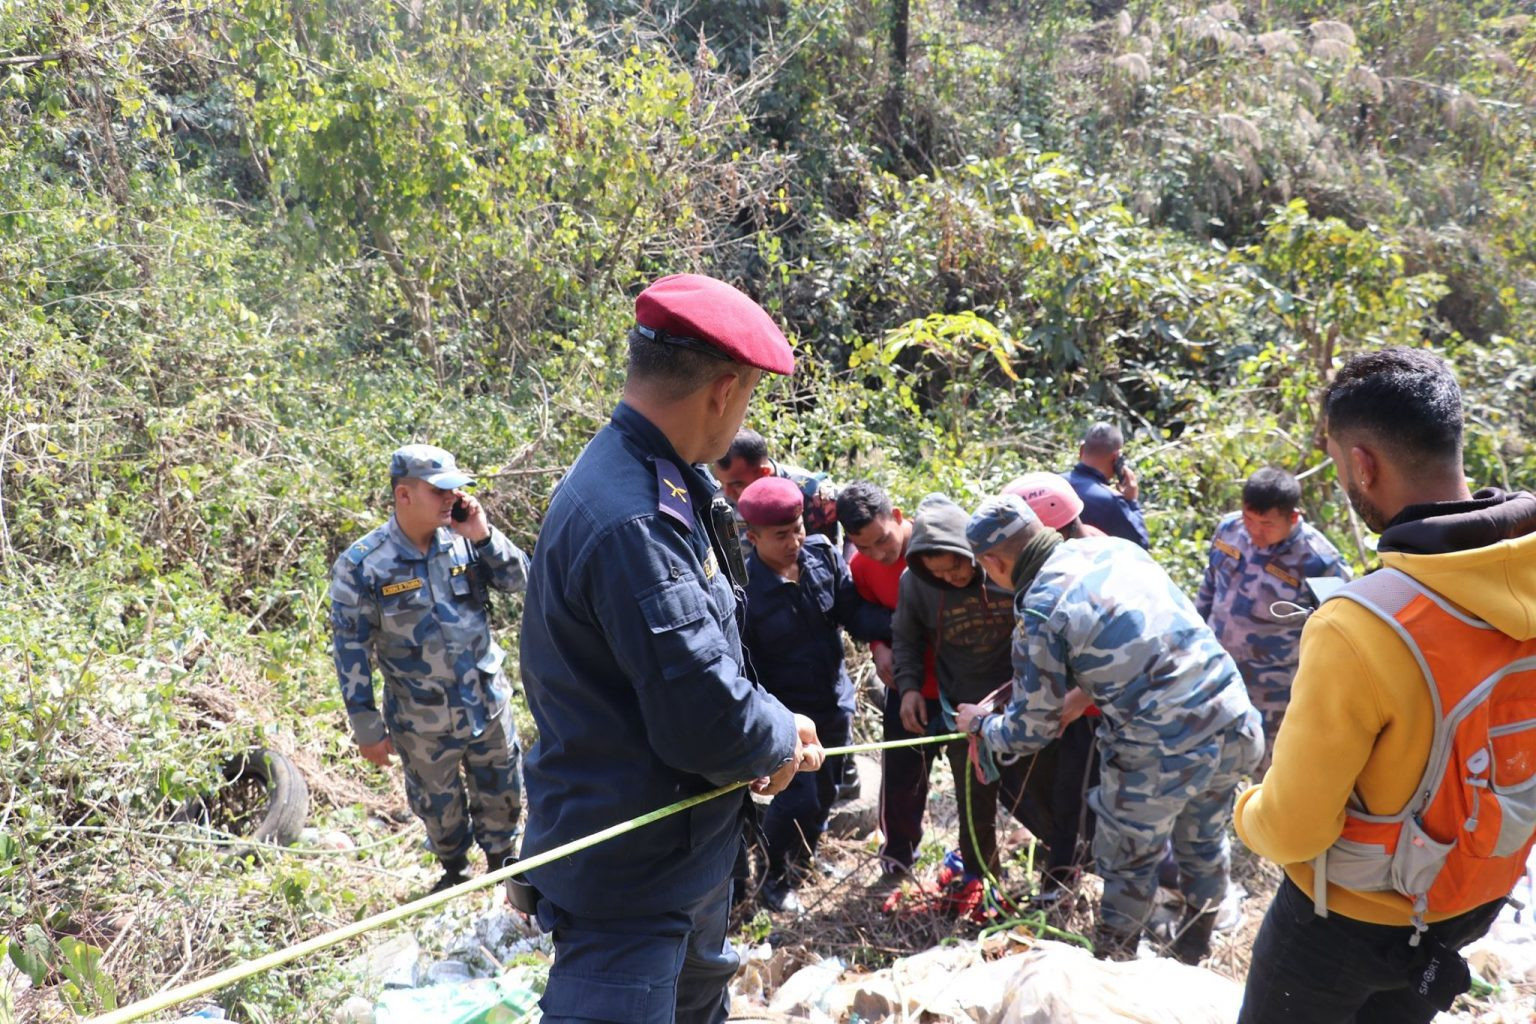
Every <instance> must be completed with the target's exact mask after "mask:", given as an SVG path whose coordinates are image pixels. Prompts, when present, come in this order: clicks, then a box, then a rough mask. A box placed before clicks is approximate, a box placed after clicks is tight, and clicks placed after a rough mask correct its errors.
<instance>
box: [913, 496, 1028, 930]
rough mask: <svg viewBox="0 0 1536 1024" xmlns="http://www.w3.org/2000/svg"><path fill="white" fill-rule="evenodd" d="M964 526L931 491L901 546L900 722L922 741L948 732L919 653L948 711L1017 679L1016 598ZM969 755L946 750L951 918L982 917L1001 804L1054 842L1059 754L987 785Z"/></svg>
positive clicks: (1017, 765)
mask: <svg viewBox="0 0 1536 1024" xmlns="http://www.w3.org/2000/svg"><path fill="white" fill-rule="evenodd" d="M969 519H970V515H969V513H967V512H966V511H965V509H963V508H961V507H960V506H959V505H957V504H955V503H954V502H953V501H951V500H950V499H949V498H947V497H946V496H944V495H942V494H930V495H928V497H926V498H924V499H923V500H922V503H921V504H919V505H918V507H917V515H916V517H915V518H914V521H913V528H912V539H911V540H910V541H909V542H908V545H907V572H906V573H905V575H903V576H902V578H901V589H900V594H899V597H898V599H897V603H896V615H895V617H894V618H893V619H892V620H891V633H892V648H893V655H894V659H893V660H894V674H895V680H896V688H897V689H898V690H899V691H900V693H901V718H902V724H903V725H905V726H906V728H907V731H909V732H912V733H915V734H918V735H921V734H923V733H926V732H928V731H929V728H930V726H934V727H938V726H940V725H942V728H943V730H944V731H946V732H950V731H953V723H952V722H948V721H947V722H944V723H938V722H930V721H929V717H930V716H929V704H928V701H926V700H925V699H924V698H923V694H922V688H923V676H924V661H923V655H924V651H925V650H927V649H929V648H932V649H933V651H934V654H935V658H934V669H935V673H936V674H937V676H938V681H939V693H940V695H941V697H942V699H943V702H946V703H947V706H948V707H949V708H954V707H957V706H959V705H960V704H974V703H978V702H980V701H982V700H983V699H984V698H986V696H987V695H988V694H990V693H992V692H993V691H995V690H997V689H998V688H999V687H1003V688H1005V689H1006V687H1007V685H1008V683H1009V681H1010V680H1011V679H1012V678H1013V663H1012V660H1011V650H1012V646H1011V641H1012V636H1013V627H1014V615H1013V595H1012V594H1010V593H1008V592H1007V591H1005V590H1002V589H1000V588H998V587H997V586H996V585H994V584H992V583H991V582H989V581H988V580H987V578H986V574H985V573H983V572H982V571H981V570H980V568H979V567H978V566H977V564H976V561H975V559H974V557H973V556H972V554H971V548H970V545H969V543H967V541H966V539H965V526H966V523H967V521H968V520H969ZM941 714H944V717H945V718H946V719H947V718H949V717H950V716H949V714H948V713H945V712H942V711H941ZM969 752H970V745H969V744H968V743H967V742H966V741H965V740H958V741H955V742H953V743H950V744H948V745H947V746H946V748H945V753H946V755H947V756H948V758H949V764H950V768H951V770H952V771H953V772H954V778H955V799H956V800H957V802H958V803H959V812H960V815H959V816H960V856H961V860H962V862H963V865H964V873H963V876H962V877H960V878H955V879H941V884H943V883H945V882H947V883H949V884H950V886H951V889H950V892H949V901H950V903H951V904H952V906H953V909H954V910H955V912H956V914H957V916H971V917H974V918H976V919H978V920H979V919H980V918H981V917H983V916H984V915H985V907H984V904H983V899H984V896H985V886H984V884H983V876H984V875H987V874H990V875H991V876H992V877H994V878H996V877H997V870H998V857H997V804H998V797H999V795H1001V796H1002V798H1003V802H1004V805H1005V806H1007V807H1008V809H1009V810H1010V811H1011V812H1012V813H1013V815H1014V817H1015V818H1018V819H1019V821H1020V822H1022V823H1023V824H1024V825H1025V827H1027V828H1028V829H1029V830H1030V831H1031V832H1033V833H1034V834H1035V835H1037V836H1042V837H1044V836H1049V835H1051V834H1052V828H1051V822H1050V819H1049V813H1048V810H1047V808H1049V806H1050V803H1049V794H1050V787H1051V782H1052V777H1053V775H1054V760H1055V752H1054V750H1053V749H1052V748H1047V749H1046V750H1045V751H1042V752H1041V753H1039V754H1037V755H1034V756H1033V757H1025V758H1021V759H1020V760H1018V761H1015V762H1013V763H1012V764H1009V765H1006V766H1002V767H1001V770H1002V777H1001V778H1000V779H998V780H997V781H994V782H991V783H983V782H981V781H980V780H979V779H978V778H977V777H976V776H975V774H974V773H972V771H971V765H970V759H969Z"/></svg>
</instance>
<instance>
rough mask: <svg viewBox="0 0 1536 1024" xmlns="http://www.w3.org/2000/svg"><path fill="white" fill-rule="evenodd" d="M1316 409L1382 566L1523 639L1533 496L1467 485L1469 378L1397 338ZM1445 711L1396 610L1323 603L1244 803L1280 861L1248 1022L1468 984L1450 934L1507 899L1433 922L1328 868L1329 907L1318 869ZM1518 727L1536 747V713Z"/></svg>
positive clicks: (1359, 364)
mask: <svg viewBox="0 0 1536 1024" xmlns="http://www.w3.org/2000/svg"><path fill="white" fill-rule="evenodd" d="M1323 414H1324V417H1325V419H1326V423H1327V429H1328V454H1329V455H1330V456H1331V457H1332V458H1333V463H1334V466H1335V468H1336V471H1337V472H1338V474H1339V479H1340V481H1341V482H1342V483H1343V484H1344V487H1345V490H1346V491H1347V493H1348V495H1349V500H1350V504H1351V505H1353V506H1354V508H1355V510H1356V511H1357V512H1359V514H1360V516H1361V517H1362V518H1363V519H1364V521H1365V523H1366V525H1367V526H1369V527H1370V528H1371V529H1372V530H1373V531H1375V532H1377V533H1379V534H1380V535H1381V537H1380V543H1379V545H1378V551H1379V553H1380V555H1381V560H1382V563H1383V565H1384V566H1385V567H1386V568H1389V569H1397V570H1400V571H1401V572H1403V573H1406V574H1407V575H1408V576H1409V577H1411V578H1412V580H1413V581H1415V582H1417V583H1418V584H1420V585H1422V586H1423V587H1425V588H1427V589H1428V590H1430V591H1432V592H1433V593H1434V594H1437V595H1439V597H1440V598H1442V599H1443V601H1444V602H1446V603H1447V606H1448V607H1449V608H1451V609H1454V610H1455V613H1457V614H1460V615H1462V616H1470V617H1472V618H1473V619H1476V620H1481V622H1483V623H1486V624H1487V625H1489V626H1491V627H1492V630H1489V631H1487V632H1486V633H1484V634H1482V635H1486V636H1490V637H1492V636H1495V635H1498V634H1502V638H1503V639H1501V642H1504V643H1513V644H1515V646H1516V649H1520V644H1521V643H1524V644H1525V647H1526V648H1529V646H1530V643H1529V642H1530V641H1532V639H1533V638H1536V497H1533V496H1532V495H1531V494H1530V493H1528V492H1518V493H1506V492H1503V491H1500V490H1497V489H1494V488H1487V489H1484V490H1480V491H1478V492H1476V493H1475V494H1473V493H1471V492H1469V490H1468V487H1467V481H1466V478H1465V476H1464V475H1463V470H1462V411H1461V392H1460V389H1459V388H1458V387H1457V385H1456V381H1455V379H1454V377H1453V376H1452V375H1451V371H1450V368H1449V367H1448V366H1447V365H1446V364H1445V362H1444V361H1443V360H1441V359H1440V358H1439V357H1437V356H1435V355H1433V354H1431V353H1428V352H1425V351H1422V350H1415V349H1404V348H1392V349H1384V350H1380V351H1376V352H1370V353H1366V354H1363V355H1359V356H1356V357H1354V358H1353V359H1351V360H1350V361H1349V362H1348V363H1347V364H1346V365H1345V366H1344V367H1343V368H1342V369H1341V370H1340V371H1339V372H1338V374H1337V376H1336V377H1335V378H1334V380H1333V382H1332V384H1330V385H1329V387H1328V390H1327V392H1326V394H1325V395H1324V397H1323ZM1417 642H1419V643H1422V640H1419V641H1417ZM1435 722H1436V710H1435V702H1434V700H1433V699H1432V697H1431V691H1430V686H1429V684H1428V683H1427V681H1426V677H1425V675H1424V672H1423V670H1422V669H1421V668H1420V664H1419V662H1418V661H1417V660H1416V658H1415V656H1414V654H1413V653H1412V652H1411V651H1410V649H1409V647H1408V646H1407V644H1406V642H1405V641H1404V640H1403V639H1402V637H1401V636H1399V635H1398V633H1397V632H1396V631H1395V630H1394V629H1393V627H1392V625H1390V624H1389V623H1388V621H1386V620H1384V619H1382V618H1381V617H1379V616H1378V615H1377V614H1376V613H1373V612H1372V611H1370V610H1368V609H1367V608H1365V607H1364V606H1363V605H1361V604H1359V603H1357V602H1356V601H1353V600H1332V601H1328V602H1326V603H1325V604H1324V605H1323V606H1322V607H1321V608H1320V609H1319V610H1318V611H1317V612H1316V613H1314V614H1313V616H1312V618H1311V619H1310V621H1308V623H1307V625H1306V629H1305V631H1304V632H1303V633H1302V637H1301V654H1300V665H1299V667H1298V670H1297V674H1296V679H1295V683H1294V687H1293V691H1292V701H1291V706H1290V709H1289V711H1288V712H1287V714H1286V718H1285V721H1284V723H1283V724H1282V726H1281V728H1280V733H1279V736H1278V738H1277V739H1276V741H1275V749H1274V765H1273V767H1272V768H1270V770H1269V774H1268V775H1267V776H1265V779H1264V781H1263V783H1262V784H1260V785H1258V786H1254V787H1253V788H1251V789H1249V790H1248V791H1247V792H1245V793H1243V794H1242V796H1240V797H1239V798H1238V802H1237V811H1236V816H1235V819H1234V820H1235V824H1236V827H1237V832H1238V835H1239V836H1240V837H1241V838H1242V840H1243V842H1245V843H1247V844H1248V846H1249V847H1250V848H1251V849H1252V850H1253V851H1254V852H1256V853H1258V854H1260V855H1261V856H1264V857H1267V858H1269V859H1271V860H1274V861H1277V862H1279V863H1280V864H1282V865H1284V866H1285V872H1286V876H1287V877H1286V879H1285V881H1284V882H1283V883H1282V884H1281V888H1280V890H1279V891H1278V892H1277V893H1276V895H1275V899H1274V902H1273V903H1272V904H1271V905H1270V908H1269V911H1268V913H1267V914H1266V915H1265V918H1264V923H1263V926H1262V927H1261V929H1260V931H1259V935H1258V938H1257V940H1256V941H1255V943H1254V947H1253V962H1252V966H1251V967H1250V969H1249V974H1248V981H1247V990H1246V992H1245V995H1244V1001H1243V1009H1242V1014H1241V1016H1240V1018H1239V1024H1270V1022H1280V1021H1285V1022H1306V1024H1330V1022H1346V1021H1354V1022H1376V1021H1380V1022H1391V1024H1413V1022H1428V1021H1430V1020H1431V1019H1432V1018H1433V1017H1434V1015H1435V1012H1436V1008H1437V1006H1440V1005H1449V1001H1450V999H1451V998H1453V997H1454V995H1455V994H1457V992H1459V991H1464V990H1465V987H1466V975H1465V970H1464V965H1463V963H1462V961H1461V958H1460V956H1459V954H1458V953H1457V952H1456V951H1457V950H1459V949H1461V948H1462V947H1463V946H1465V945H1466V944H1467V943H1469V942H1471V941H1473V940H1474V939H1476V938H1478V937H1479V936H1481V935H1482V934H1483V933H1484V932H1485V931H1487V929H1488V926H1489V925H1490V924H1491V923H1492V921H1493V919H1494V917H1495V916H1496V914H1497V913H1498V909H1499V907H1500V905H1501V904H1502V903H1503V900H1502V899H1493V900H1492V901H1491V902H1486V897H1484V900H1485V901H1484V902H1482V903H1481V905H1475V906H1455V907H1450V908H1445V907H1441V908H1440V909H1439V910H1438V912H1434V911H1431V912H1428V913H1421V915H1420V916H1421V921H1420V924H1421V925H1424V924H1427V929H1425V928H1422V927H1420V928H1415V926H1414V923H1413V922H1414V920H1415V907H1414V905H1413V903H1412V902H1411V901H1410V900H1409V899H1408V898H1407V897H1406V896H1403V895H1400V894H1399V893H1397V892H1395V891H1361V890H1356V889H1350V888H1347V887H1345V886H1342V885H1338V884H1335V881H1334V880H1335V879H1337V877H1338V876H1337V874H1336V873H1333V872H1330V874H1329V876H1328V877H1329V879H1330V880H1329V881H1328V883H1327V885H1326V892H1325V893H1324V894H1323V895H1324V900H1323V901H1321V903H1322V908H1325V909H1326V911H1327V916H1322V915H1321V914H1320V913H1319V909H1320V907H1319V901H1317V900H1316V899H1315V897H1316V896H1317V893H1316V892H1315V891H1314V885H1313V882H1314V871H1313V861H1314V860H1315V859H1316V858H1317V857H1318V856H1319V855H1320V854H1323V853H1324V852H1325V851H1329V852H1330V854H1333V853H1336V852H1338V851H1340V849H1341V848H1340V847H1336V846H1335V843H1336V842H1337V841H1338V840H1339V839H1340V836H1341V833H1342V832H1343V829H1344V826H1345V820H1346V815H1345V811H1346V808H1349V809H1351V810H1352V811H1353V812H1354V813H1356V814H1359V813H1366V814H1372V815H1392V814H1396V813H1398V812H1400V811H1402V810H1403V809H1404V808H1405V807H1406V806H1407V804H1408V802H1409V800H1411V799H1413V798H1414V796H1415V792H1416V790H1417V788H1418V786H1419V783H1420V780H1421V777H1423V776H1424V775H1425V767H1426V763H1427V760H1428V756H1429V752H1430V747H1431V742H1432V740H1433V736H1434V730H1435ZM1512 738H1513V740H1514V741H1515V742H1517V743H1522V744H1526V745H1527V746H1528V747H1529V754H1530V756H1531V757H1532V758H1536V730H1527V731H1525V732H1524V733H1522V734H1517V735H1516V736H1514V737H1512ZM1501 742H1503V740H1501ZM1522 756H1524V755H1522ZM1474 814H1475V812H1474ZM1469 824H1471V823H1470V822H1469ZM1451 838H1454V837H1451ZM1405 841H1407V839H1406V836H1405ZM1346 845H1347V844H1346ZM1420 845H1422V844H1420ZM1343 852H1344V853H1348V850H1344V851H1343ZM1328 863H1330V864H1332V863H1334V861H1333V860H1331V859H1330V860H1329V861H1328ZM1422 910H1423V908H1422V907H1420V911H1421V912H1422ZM1452 990H1454V991H1452Z"/></svg>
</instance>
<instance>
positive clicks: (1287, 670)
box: [1195, 512, 1350, 768]
mask: <svg viewBox="0 0 1536 1024" xmlns="http://www.w3.org/2000/svg"><path fill="white" fill-rule="evenodd" d="M1310 576H1337V577H1339V578H1340V579H1345V580H1347V579H1349V578H1350V571H1349V567H1348V566H1347V565H1345V564H1344V559H1343V558H1342V557H1341V556H1340V555H1339V552H1338V550H1337V549H1336V548H1335V547H1334V546H1333V545H1332V544H1330V543H1329V542H1328V538H1327V537H1324V536H1323V535H1322V534H1321V533H1319V532H1318V531H1317V530H1315V529H1313V527H1312V526H1310V525H1309V524H1308V523H1307V522H1306V520H1301V521H1299V522H1298V523H1297V524H1296V527H1295V529H1293V530H1292V531H1291V534H1290V536H1288V537H1286V538H1285V540H1282V541H1281V542H1280V543H1278V544H1274V545H1271V546H1270V547H1267V548H1260V547H1255V546H1254V543H1253V538H1251V537H1250V536H1249V535H1248V530H1247V528H1246V527H1245V526H1244V525H1243V515H1242V513H1241V512H1233V513H1231V514H1230V515H1227V516H1225V517H1223V519H1222V520H1221V522H1220V523H1219V524H1218V525H1217V527H1216V536H1215V537H1214V538H1213V539H1212V540H1211V560H1210V563H1209V564H1208V565H1207V566H1206V569H1205V577H1204V579H1202V580H1201V582H1200V592H1199V594H1198V596H1196V598H1195V609H1196V610H1197V611H1198V612H1199V613H1200V615H1201V617H1202V618H1204V619H1205V621H1206V622H1208V623H1210V626H1211V630H1212V631H1213V632H1214V633H1215V634H1216V639H1217V640H1219V641H1221V646H1223V647H1225V648H1226V650H1227V653H1228V654H1230V655H1232V660H1233V661H1236V662H1237V670H1238V671H1239V672H1241V673H1242V676H1243V682H1244V683H1246V684H1247V686H1248V696H1249V697H1250V698H1251V699H1252V701H1253V704H1254V706H1255V707H1257V708H1258V709H1259V713H1260V714H1261V715H1263V716H1264V738H1265V740H1266V744H1267V745H1269V744H1273V743H1274V741H1275V734H1276V733H1277V732H1279V730H1280V721H1281V719H1282V718H1283V717H1284V715H1285V709H1286V706H1287V705H1288V704H1290V702H1291V679H1292V678H1293V677H1294V676H1295V675H1296V663H1297V658H1298V655H1299V653H1300V645H1301V627H1302V625H1303V624H1305V622H1306V615H1305V614H1304V613H1303V612H1302V609H1308V610H1310V609H1313V608H1316V607H1317V601H1316V600H1315V599H1314V598H1313V596H1312V594H1311V591H1309V590H1308V589H1307V584H1306V581H1307V578H1308V577H1310ZM1276 605H1279V606H1280V607H1279V608H1276V607H1275V606H1276ZM1287 606H1289V607H1287ZM1268 759H1269V754H1268V750H1267V749H1266V753H1265V762H1266V764H1267V762H1268ZM1260 767H1261V768H1262V767H1264V766H1262V765H1261V766H1260Z"/></svg>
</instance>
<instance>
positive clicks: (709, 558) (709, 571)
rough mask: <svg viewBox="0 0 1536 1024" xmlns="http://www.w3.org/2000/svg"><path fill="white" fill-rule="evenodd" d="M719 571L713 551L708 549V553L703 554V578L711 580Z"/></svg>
mask: <svg viewBox="0 0 1536 1024" xmlns="http://www.w3.org/2000/svg"><path fill="white" fill-rule="evenodd" d="M719 571H720V564H719V563H718V562H716V561H715V553H714V551H710V553H709V554H707V555H705V556H704V578H705V579H707V580H712V579H714V578H715V573H717V572H719Z"/></svg>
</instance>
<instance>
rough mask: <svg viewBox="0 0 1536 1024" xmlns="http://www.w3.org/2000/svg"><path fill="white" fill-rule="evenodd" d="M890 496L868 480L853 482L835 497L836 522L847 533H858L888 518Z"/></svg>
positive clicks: (882, 488) (890, 506)
mask: <svg viewBox="0 0 1536 1024" xmlns="http://www.w3.org/2000/svg"><path fill="white" fill-rule="evenodd" d="M893 507H894V506H892V505H891V496H890V495H889V494H886V493H885V488H884V487H881V486H880V485H879V484H872V483H870V482H869V481H868V480H855V481H854V482H853V483H851V484H849V485H848V486H847V487H844V488H843V489H842V491H841V492H839V493H838V495H837V522H838V525H840V526H841V527H842V528H843V529H844V530H847V531H848V532H849V533H858V532H859V531H860V530H862V529H864V527H866V526H868V525H869V524H870V523H872V522H874V521H875V520H876V519H879V518H881V517H882V516H889V515H890V514H891V509H892V508H893Z"/></svg>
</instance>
